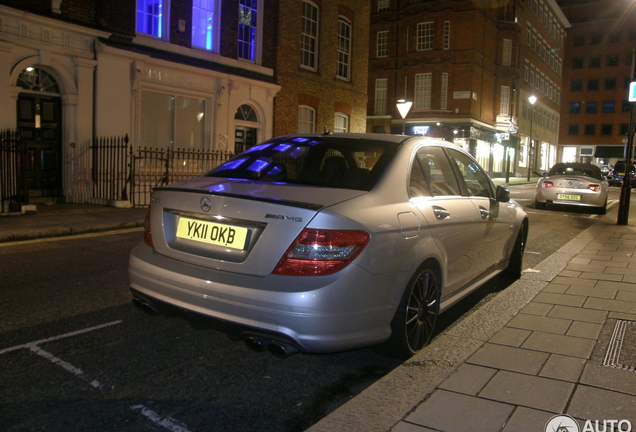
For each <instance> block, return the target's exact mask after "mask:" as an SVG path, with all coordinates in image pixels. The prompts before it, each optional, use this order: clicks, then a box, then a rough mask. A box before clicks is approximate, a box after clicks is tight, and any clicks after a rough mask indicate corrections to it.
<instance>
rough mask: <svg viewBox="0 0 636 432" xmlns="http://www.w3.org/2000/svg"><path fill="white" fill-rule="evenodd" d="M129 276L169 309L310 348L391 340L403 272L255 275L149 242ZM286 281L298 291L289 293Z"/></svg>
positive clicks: (133, 258) (136, 292) (137, 292)
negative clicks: (207, 264)
mask: <svg viewBox="0 0 636 432" xmlns="http://www.w3.org/2000/svg"><path fill="white" fill-rule="evenodd" d="M343 272H345V273H343ZM129 274H130V287H131V290H132V292H133V296H134V297H136V298H138V299H139V300H140V301H142V302H144V303H146V304H149V305H150V306H152V307H153V308H154V309H157V310H158V311H159V312H161V313H164V314H172V313H171V310H172V311H174V310H177V311H182V312H183V313H181V314H179V313H178V314H177V315H189V316H190V317H192V316H193V314H195V315H198V316H199V317H205V318H206V319H212V320H216V321H217V322H218V323H221V324H222V326H224V327H228V326H229V327H232V329H233V330H235V329H238V331H239V335H240V336H241V337H248V336H254V335H256V336H259V337H267V338H271V339H273V340H280V341H282V342H284V343H285V344H289V345H292V346H293V347H294V348H296V349H298V350H299V351H302V352H316V353H326V352H336V351H341V350H346V349H352V348H359V347H364V346H369V345H374V344H377V343H380V342H382V341H384V340H385V339H387V338H388V337H389V335H390V322H391V319H392V317H393V315H394V313H395V308H396V307H397V304H398V303H399V300H400V296H401V292H400V290H399V289H395V288H393V287H394V286H400V285H399V284H398V283H396V276H395V275H372V274H370V273H368V272H367V271H365V270H363V269H360V268H359V267H357V266H355V265H350V266H349V267H347V268H346V269H344V270H342V271H341V272H339V273H337V274H336V275H331V276H323V277H296V276H275V275H269V276H266V277H252V276H243V275H236V274H228V273H227V272H220V271H215V270H211V269H206V268H202V267H198V266H193V265H189V264H186V263H183V262H177V261H175V260H173V259H171V258H167V257H165V256H162V255H160V254H157V253H156V252H154V251H153V249H152V248H150V247H148V246H146V245H145V244H140V245H139V246H137V247H136V248H134V249H133V251H132V252H131V255H130V266H129ZM404 277H405V278H407V276H406V275H405V276H404ZM281 278H282V279H281ZM294 279H295V281H294ZM282 282H284V283H285V284H284V285H285V286H289V285H295V286H297V287H298V289H291V290H290V289H286V290H283V289H281V286H282ZM290 282H291V283H290ZM294 282H297V283H294ZM400 283H401V282H400ZM405 283H406V282H404V284H405ZM402 286H403V285H402Z"/></svg>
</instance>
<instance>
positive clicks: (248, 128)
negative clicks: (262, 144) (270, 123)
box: [234, 104, 258, 154]
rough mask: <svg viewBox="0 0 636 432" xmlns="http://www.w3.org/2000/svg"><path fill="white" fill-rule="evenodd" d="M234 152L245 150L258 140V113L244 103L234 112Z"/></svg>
mask: <svg viewBox="0 0 636 432" xmlns="http://www.w3.org/2000/svg"><path fill="white" fill-rule="evenodd" d="M234 120H236V126H235V127H234V153H235V154H237V153H240V152H242V151H244V150H247V149H248V148H250V147H251V146H253V145H254V144H256V143H257V141H258V127H256V126H258V115H257V114H256V111H255V110H254V108H252V107H251V106H250V105H247V104H244V105H241V106H240V107H238V109H237V110H236V114H234Z"/></svg>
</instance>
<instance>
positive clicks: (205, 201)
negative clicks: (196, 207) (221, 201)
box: [199, 197, 212, 212]
mask: <svg viewBox="0 0 636 432" xmlns="http://www.w3.org/2000/svg"><path fill="white" fill-rule="evenodd" d="M199 204H201V210H203V211H204V212H209V211H210V209H211V208H212V201H210V198H208V197H203V198H201V202H200V203H199Z"/></svg>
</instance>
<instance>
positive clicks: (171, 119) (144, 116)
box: [139, 91, 205, 150]
mask: <svg viewBox="0 0 636 432" xmlns="http://www.w3.org/2000/svg"><path fill="white" fill-rule="evenodd" d="M204 115H205V102H204V101H203V99H195V98H190V97H185V96H176V95H171V94H165V93H156V92H152V91H142V92H141V128H140V136H139V139H140V145H141V146H146V147H158V148H163V149H174V148H186V149H197V150H200V149H202V148H203V131H204V124H205V122H204V121H201V120H202V119H203V117H204Z"/></svg>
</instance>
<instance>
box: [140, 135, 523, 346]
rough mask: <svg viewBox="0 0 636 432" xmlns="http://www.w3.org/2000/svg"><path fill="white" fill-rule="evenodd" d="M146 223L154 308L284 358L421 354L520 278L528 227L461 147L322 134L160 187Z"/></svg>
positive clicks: (144, 275) (274, 145)
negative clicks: (439, 324) (467, 310)
mask: <svg viewBox="0 0 636 432" xmlns="http://www.w3.org/2000/svg"><path fill="white" fill-rule="evenodd" d="M146 228H147V229H146V232H145V234H144V241H143V242H142V243H140V244H139V245H138V246H137V247H135V249H134V250H133V251H132V253H131V256H130V279H131V290H132V293H133V298H134V301H135V302H136V304H138V305H140V306H142V307H144V308H146V309H148V310H152V311H158V312H163V313H166V314H172V313H177V314H180V315H185V316H187V317H191V318H192V317H196V318H197V319H199V318H200V317H202V316H204V317H207V318H211V319H213V321H214V323H217V324H219V326H221V327H222V328H223V329H224V330H226V331H228V332H232V333H233V334H235V335H237V336H239V337H241V338H244V339H245V340H246V342H247V343H248V346H250V348H253V349H269V350H270V351H271V352H273V353H274V354H277V355H280V356H284V355H287V354H289V353H293V352H296V351H301V352H318V353H327V352H335V351H340V350H347V349H353V348H358V347H365V346H370V345H376V344H383V346H384V347H385V348H386V349H387V350H388V351H389V352H390V353H391V354H394V355H398V356H401V357H408V356H410V355H412V354H413V353H415V352H417V351H418V350H419V349H421V348H422V347H423V346H425V345H426V344H427V343H428V342H429V340H430V338H431V336H432V334H433V327H434V325H435V322H436V320H437V316H438V314H439V313H441V312H443V311H444V310H446V309H447V308H448V307H449V306H451V305H452V304H454V303H455V302H457V301H458V300H459V299H461V298H463V297H464V296H466V295H467V294H468V293H470V292H471V291H473V290H474V289H476V288H477V287H479V286H480V285H482V284H483V283H485V282H486V281H488V280H489V279H491V278H492V277H494V276H496V275H497V274H499V273H500V272H502V271H505V272H507V273H508V274H510V275H512V276H514V277H518V276H519V275H520V273H521V265H522V257H523V252H524V246H525V241H526V237H527V233H528V220H527V217H526V214H525V213H524V211H523V209H522V207H521V206H519V205H518V204H517V203H516V202H514V201H513V200H511V199H510V197H509V193H508V191H507V190H506V189H504V188H503V187H501V186H499V187H495V186H494V184H493V183H492V181H491V180H490V178H489V177H488V176H487V174H486V173H485V172H484V171H483V170H482V168H481V167H479V165H478V164H477V162H476V161H475V160H474V159H473V158H472V156H470V155H469V154H468V153H466V152H464V151H463V150H462V149H461V148H459V147H457V146H455V145H453V144H450V143H447V142H443V141H438V140H432V139H424V138H414V137H406V136H398V135H378V134H329V135H317V134H310V135H294V136H287V137H279V138H274V139H271V140H269V141H267V142H265V143H263V144H259V145H257V146H255V147H252V148H251V149H248V150H247V151H245V152H243V153H241V154H238V155H236V156H235V157H233V158H232V159H231V160H229V161H228V162H226V163H224V164H222V165H221V166H219V167H217V168H216V169H214V170H212V171H211V172H209V173H207V174H205V175H203V176H200V177H196V178H193V179H190V180H186V181H182V182H179V183H176V184H173V185H170V186H166V187H161V188H158V189H156V190H155V191H154V192H153V204H152V207H151V209H150V210H149V214H148V224H147V227H146ZM231 230H234V231H232V232H233V233H234V234H233V235H231V234H230V232H231ZM222 232H223V233H225V234H224V236H222V235H221V233H222ZM221 237H222V238H221Z"/></svg>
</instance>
